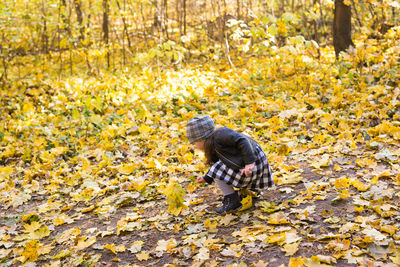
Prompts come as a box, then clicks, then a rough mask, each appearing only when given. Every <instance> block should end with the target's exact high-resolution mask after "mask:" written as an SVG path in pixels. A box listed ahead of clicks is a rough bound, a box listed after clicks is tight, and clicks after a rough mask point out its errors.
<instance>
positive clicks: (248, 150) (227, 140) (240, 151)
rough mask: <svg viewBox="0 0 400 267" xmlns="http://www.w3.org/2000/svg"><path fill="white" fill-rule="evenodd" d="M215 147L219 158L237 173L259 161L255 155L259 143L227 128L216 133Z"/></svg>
mask: <svg viewBox="0 0 400 267" xmlns="http://www.w3.org/2000/svg"><path fill="white" fill-rule="evenodd" d="M214 146H215V152H216V153H217V155H218V158H219V159H220V160H221V161H222V162H223V163H225V165H227V166H228V167H229V168H232V169H233V170H236V171H238V170H240V169H243V168H244V166H245V165H247V164H250V163H253V162H255V161H256V159H257V158H256V153H255V147H256V146H257V142H256V141H254V140H253V139H251V138H250V137H248V136H246V135H243V134H241V133H238V132H236V131H234V130H232V129H230V128H227V127H223V128H221V129H218V130H217V131H216V132H215V133H214Z"/></svg>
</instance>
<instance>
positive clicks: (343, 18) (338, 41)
mask: <svg viewBox="0 0 400 267" xmlns="http://www.w3.org/2000/svg"><path fill="white" fill-rule="evenodd" d="M333 46H334V47H335V55H336V57H338V56H339V53H340V52H341V51H345V50H346V49H347V48H349V47H350V46H354V43H353V41H352V40H351V7H350V6H347V5H345V4H344V3H343V0H335V10H334V18H333Z"/></svg>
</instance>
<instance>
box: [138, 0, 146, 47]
mask: <svg viewBox="0 0 400 267" xmlns="http://www.w3.org/2000/svg"><path fill="white" fill-rule="evenodd" d="M140 13H141V15H142V20H143V35H144V42H145V44H146V49H148V43H147V30H146V19H145V17H144V12H143V4H142V2H140Z"/></svg>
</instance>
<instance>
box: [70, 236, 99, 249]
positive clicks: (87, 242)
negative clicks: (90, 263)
mask: <svg viewBox="0 0 400 267" xmlns="http://www.w3.org/2000/svg"><path fill="white" fill-rule="evenodd" d="M94 243H96V237H86V236H82V237H80V238H79V239H78V243H77V244H76V246H75V248H76V249H77V250H82V249H85V248H88V247H90V246H91V245H93V244H94Z"/></svg>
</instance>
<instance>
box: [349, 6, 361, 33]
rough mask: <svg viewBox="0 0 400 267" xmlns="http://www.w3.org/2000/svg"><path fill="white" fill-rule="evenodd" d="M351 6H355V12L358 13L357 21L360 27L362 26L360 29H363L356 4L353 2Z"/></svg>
mask: <svg viewBox="0 0 400 267" xmlns="http://www.w3.org/2000/svg"><path fill="white" fill-rule="evenodd" d="M351 4H352V5H353V9H354V12H355V13H356V19H357V22H358V26H360V28H361V27H362V23H361V19H360V16H359V15H358V11H357V6H356V3H355V2H354V0H351Z"/></svg>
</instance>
